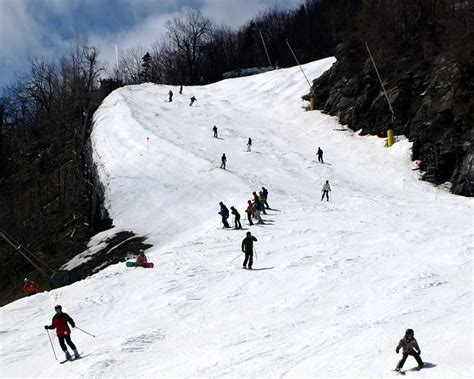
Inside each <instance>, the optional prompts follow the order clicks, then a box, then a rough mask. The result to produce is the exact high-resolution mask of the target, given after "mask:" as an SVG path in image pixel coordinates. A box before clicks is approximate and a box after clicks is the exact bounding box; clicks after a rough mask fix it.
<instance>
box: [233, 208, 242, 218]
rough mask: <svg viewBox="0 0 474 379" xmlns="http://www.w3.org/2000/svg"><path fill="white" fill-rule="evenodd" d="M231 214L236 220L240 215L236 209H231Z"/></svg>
mask: <svg viewBox="0 0 474 379" xmlns="http://www.w3.org/2000/svg"><path fill="white" fill-rule="evenodd" d="M231 213H232V214H233V215H234V216H235V217H236V218H240V213H239V212H238V211H237V209H235V208H234V209H232V211H231Z"/></svg>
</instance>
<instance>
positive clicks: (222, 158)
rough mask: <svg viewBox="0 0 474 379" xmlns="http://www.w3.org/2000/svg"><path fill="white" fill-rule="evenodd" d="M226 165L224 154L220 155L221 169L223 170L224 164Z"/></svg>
mask: <svg viewBox="0 0 474 379" xmlns="http://www.w3.org/2000/svg"><path fill="white" fill-rule="evenodd" d="M226 163H227V157H226V156H225V153H224V154H222V157H221V168H223V169H224V170H225V164H226Z"/></svg>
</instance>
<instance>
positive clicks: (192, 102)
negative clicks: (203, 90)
mask: <svg viewBox="0 0 474 379" xmlns="http://www.w3.org/2000/svg"><path fill="white" fill-rule="evenodd" d="M189 100H191V102H190V103H189V106H190V107H192V106H193V104H194V102H195V101H197V99H196V98H195V97H194V96H193V97H191V98H190V99H189Z"/></svg>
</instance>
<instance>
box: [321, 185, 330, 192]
mask: <svg viewBox="0 0 474 379" xmlns="http://www.w3.org/2000/svg"><path fill="white" fill-rule="evenodd" d="M322 190H323V191H328V192H331V186H330V185H329V183H324V186H323V189H322Z"/></svg>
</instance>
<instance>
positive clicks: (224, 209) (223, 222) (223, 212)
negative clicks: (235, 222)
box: [219, 201, 230, 228]
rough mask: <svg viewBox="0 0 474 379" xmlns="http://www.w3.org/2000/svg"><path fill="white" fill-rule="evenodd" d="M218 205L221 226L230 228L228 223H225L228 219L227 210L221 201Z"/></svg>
mask: <svg viewBox="0 0 474 379" xmlns="http://www.w3.org/2000/svg"><path fill="white" fill-rule="evenodd" d="M219 205H220V206H221V210H220V211H219V214H220V215H221V217H222V224H223V225H224V228H230V226H229V223H228V222H227V219H228V218H229V210H228V209H227V207H226V206H225V204H224V203H223V202H222V201H221V202H220V203H219Z"/></svg>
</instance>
